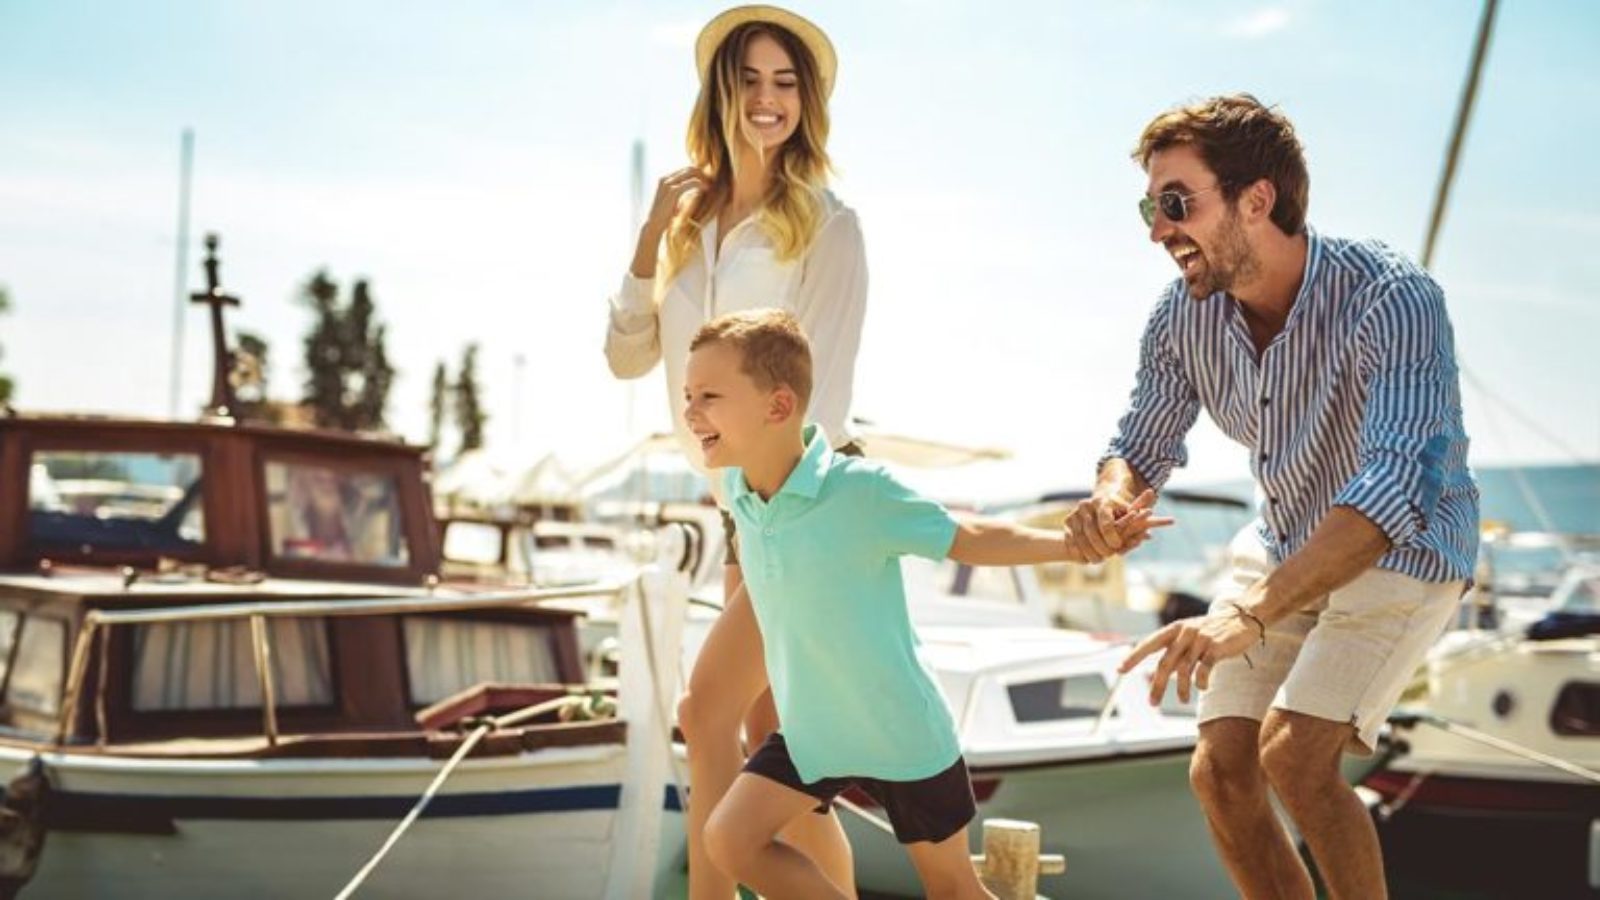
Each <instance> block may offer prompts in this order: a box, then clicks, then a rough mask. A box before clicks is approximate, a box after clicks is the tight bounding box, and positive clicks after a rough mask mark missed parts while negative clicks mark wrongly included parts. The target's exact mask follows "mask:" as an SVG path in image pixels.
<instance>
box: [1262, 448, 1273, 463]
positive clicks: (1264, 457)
mask: <svg viewBox="0 0 1600 900" xmlns="http://www.w3.org/2000/svg"><path fill="white" fill-rule="evenodd" d="M1271 455H1272V454H1270V453H1268V452H1267V451H1265V450H1263V451H1261V461H1262V462H1266V461H1267V457H1269V456H1271Z"/></svg>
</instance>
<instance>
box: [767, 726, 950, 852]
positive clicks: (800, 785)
mask: <svg viewBox="0 0 1600 900" xmlns="http://www.w3.org/2000/svg"><path fill="white" fill-rule="evenodd" d="M744 770H745V771H746V772H749V773H750V774H752V775H760V776H761V777H763V778H767V779H770V780H772V781H776V782H777V783H779V784H781V785H783V786H784V787H786V788H789V789H790V790H795V791H799V792H800V793H802V794H809V795H810V796H812V797H815V798H817V799H818V800H820V801H822V803H821V805H819V806H818V807H817V808H816V809H815V810H814V812H818V813H826V812H827V811H828V808H829V805H830V804H832V803H833V799H834V798H835V797H837V796H839V795H840V794H842V793H844V791H845V789H846V788H849V787H851V786H852V785H854V786H855V787H858V788H861V790H863V791H865V792H866V793H867V794H868V795H869V796H871V797H872V799H874V800H876V801H878V804H879V805H880V806H882V807H883V810H884V812H885V813H887V814H888V816H889V822H890V824H892V825H893V826H894V836H895V839H896V840H898V841H899V842H900V843H902V844H914V843H917V842H918V841H932V842H934V843H938V842H939V841H942V840H944V839H945V838H947V837H950V836H951V835H953V834H955V833H956V832H958V831H960V830H961V829H962V827H963V826H965V825H966V824H967V823H968V822H971V821H972V817H973V816H975V815H977V814H978V806H977V803H976V802H975V801H974V800H973V798H972V780H971V779H970V778H969V777H968V776H967V763H966V760H963V759H962V758H961V757H959V756H958V757H956V761H955V764H954V765H952V766H951V767H950V768H948V769H945V770H944V771H943V772H940V773H939V774H937V775H934V776H932V777H931V778H924V779H922V780H920V781H883V780H881V779H877V778H823V779H819V780H817V781H813V782H811V783H810V784H807V783H805V782H804V781H801V780H800V773H799V772H797V771H795V767H794V760H792V759H790V758H789V745H788V744H787V743H785V742H784V739H783V735H782V734H779V733H778V732H773V733H772V734H771V735H769V736H768V737H767V740H766V742H765V743H763V744H762V745H761V747H760V749H758V750H756V752H755V753H754V754H753V755H751V757H750V758H749V759H748V760H746V761H745V764H744Z"/></svg>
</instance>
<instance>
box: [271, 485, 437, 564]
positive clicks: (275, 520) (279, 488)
mask: <svg viewBox="0 0 1600 900" xmlns="http://www.w3.org/2000/svg"><path fill="white" fill-rule="evenodd" d="M266 478H267V516H268V526H269V528H270V530H271V535H272V552H273V555H275V556H277V557H280V558H283V559H311V560H318V561H322V562H339V563H359V564H362V565H369V566H405V565H407V564H408V563H409V561H410V553H409V552H408V550H407V547H406V539H405V527H404V521H403V519H402V516H401V514H400V484H399V480H398V479H397V478H396V477H395V476H393V475H387V474H380V473H377V472H361V471H356V470H351V469H335V468H329V467H325V466H316V465H309V464H301V463H288V462H268V463H267V465H266Z"/></svg>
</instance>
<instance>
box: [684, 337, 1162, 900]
mask: <svg viewBox="0 0 1600 900" xmlns="http://www.w3.org/2000/svg"><path fill="white" fill-rule="evenodd" d="M810 394H811V355H810V350H809V348H808V346H807V344H806V339H805V336H804V334H803V333H802V332H801V330H800V327H799V325H798V324H797V323H796V322H795V320H794V318H793V317H791V316H790V315H789V314H788V313H785V312H781V311H778V310H758V311H753V312H744V313H735V314H731V315H726V316H722V317H721V318H718V319H715V320H713V321H711V322H708V323H707V324H706V325H705V326H704V327H702V328H701V329H700V331H699V333H698V334H696V335H695V337H694V340H693V341H692V342H691V344H690V354H689V364H688V371H687V376H686V380H685V395H686V396H685V398H684V399H685V402H686V404H687V407H686V409H685V412H684V416H685V419H686V421H687V422H688V425H689V429H690V430H691V431H692V432H693V433H694V435H695V436H696V437H698V438H699V439H700V443H701V446H702V447H703V448H704V450H705V458H706V465H707V466H708V467H709V468H712V469H719V468H720V469H725V470H726V471H725V472H723V473H722V475H723V477H724V487H725V488H726V498H727V502H728V504H729V506H730V509H731V512H732V514H733V518H734V522H735V523H736V525H737V530H738V536H739V537H738V539H739V557H740V561H741V564H742V565H743V567H744V578H745V585H746V587H747V589H748V590H749V592H750V600H751V602H752V604H753V605H754V608H755V612H756V620H757V622H758V623H759V624H760V626H761V634H762V640H763V644H764V649H765V654H766V664H767V675H768V677H769V678H770V680H771V683H772V693H773V697H774V699H775V700H776V701H777V707H778V718H779V720H780V721H781V722H782V723H783V724H782V729H781V731H779V732H777V733H774V734H773V735H772V736H771V737H770V738H768V740H767V741H766V743H764V744H763V745H762V746H761V747H760V749H759V750H757V751H756V753H755V754H754V755H753V756H751V757H750V759H749V761H748V762H747V763H746V764H745V767H744V772H743V773H742V774H741V775H739V777H738V779H737V780H735V782H734V784H733V787H732V788H731V789H730V790H729V791H728V793H727V794H726V795H725V796H724V797H723V799H722V801H721V802H720V803H719V804H718V805H717V807H716V809H715V810H713V812H712V813H711V818H710V821H709V822H708V823H707V826H706V834H705V840H706V847H707V849H708V851H709V853H710V855H711V858H712V860H713V861H714V862H715V863H716V864H717V865H718V866H719V867H720V868H722V869H723V871H724V872H726V873H727V874H729V875H731V876H733V877H735V878H737V879H738V880H739V881H740V882H742V883H744V884H746V885H748V886H750V887H752V888H754V889H756V890H757V891H759V892H760V893H761V894H762V895H763V896H766V897H771V898H774V900H784V898H804V900H814V898H826V897H845V896H846V894H845V893H844V892H843V891H842V890H841V889H840V888H839V887H838V886H836V885H834V884H833V883H832V882H831V881H829V880H828V879H827V877H826V876H824V875H823V873H822V872H821V870H820V869H818V868H817V867H816V866H815V865H814V864H813V863H812V862H811V861H810V860H809V859H808V858H807V857H805V856H804V855H802V854H800V853H798V852H796V851H794V850H793V849H791V848H790V847H788V846H787V845H785V844H783V843H782V842H780V841H778V840H777V839H776V836H777V834H778V832H779V831H780V830H782V829H783V828H784V827H785V826H786V825H787V824H788V823H789V822H790V821H791V820H793V819H795V818H797V817H799V816H802V815H806V814H808V813H810V812H812V811H816V812H825V811H826V810H827V808H828V804H829V803H830V802H831V801H832V800H833V798H834V797H835V796H837V795H838V794H839V793H840V792H842V791H843V790H845V789H846V788H848V787H849V786H851V785H852V784H854V785H857V786H859V787H861V788H862V789H863V790H865V791H866V792H867V793H869V794H871V795H872V796H873V797H874V798H875V799H877V800H878V801H879V802H880V803H881V804H882V805H883V808H884V810H885V811H886V812H887V814H888V816H889V820H890V821H891V822H892V823H893V825H894V831H895V837H896V838H898V839H899V841H900V842H901V843H902V844H904V845H905V846H906V850H907V852H908V853H909V854H910V856H911V861H912V863H913V864H914V865H915V866H916V869H917V874H918V875H919V876H920V878H921V879H922V883H923V886H924V888H925V889H926V890H927V893H928V896H930V897H933V898H946V897H948V898H962V900H966V898H979V897H990V896H992V895H991V894H989V893H988V892H987V891H986V890H985V889H984V887H983V886H982V884H981V883H980V882H979V880H978V877H977V874H976V872H975V871H974V869H973V866H972V863H971V861H970V859H969V857H968V850H967V828H966V826H967V823H968V822H969V821H970V820H971V819H972V817H973V815H974V814H975V813H976V808H975V805H974V803H973V797H972V786H971V783H970V781H969V780H968V778H967V769H966V764H965V763H964V762H963V761H962V759H961V748H960V745H959V744H958V742H957V740H956V731H955V724H954V722H953V721H952V719H951V716H950V713H949V710H948V708H947V707H946V706H945V703H944V700H943V698H942V696H941V695H940V693H939V688H938V686H937V685H936V683H935V681H934V678H933V676H932V674H931V673H930V672H929V671H928V669H927V668H926V667H925V666H924V665H923V664H922V663H921V661H920V660H919V659H918V657H917V638H916V635H915V633H914V632H913V630H912V627H911V620H910V616H909V614H908V612H907V610H906V599H905V589H904V585H903V584H902V582H901V574H900V562H899V557H900V556H901V555H903V554H907V553H912V554H916V555H918V556H924V557H928V558H930V559H943V558H945V557H946V556H948V557H949V558H951V559H954V560H956V561H958V562H962V563H968V564H972V565H1020V564H1026V563H1039V562H1048V561H1052V560H1066V561H1079V560H1077V559H1076V558H1075V555H1074V553H1072V552H1070V551H1069V549H1068V548H1069V546H1070V544H1069V543H1068V542H1067V541H1066V540H1064V536H1063V535H1062V534H1060V533H1057V532H1052V531H1045V530H1042V529H1036V528H1026V527H1022V526H1017V525H1012V524H1009V523H1004V522H998V521H992V520H963V521H960V522H958V521H957V520H956V519H954V518H952V517H951V516H950V514H949V513H947V512H946V511H945V510H944V508H943V507H941V506H940V505H939V504H937V503H934V502H933V501H931V500H926V499H924V498H922V497H919V496H917V495H916V494H915V493H913V492H912V491H910V490H908V489H907V488H905V487H904V486H902V485H901V484H900V483H899V482H898V481H896V480H895V479H894V477H893V476H891V475H889V474H888V473H887V472H886V471H884V469H883V468H882V467H881V466H879V465H877V464H875V463H873V462H871V461H868V460H862V459H857V458H852V457H847V456H843V455H839V454H835V453H834V452H833V451H832V450H830V449H829V446H828V441H827V439H826V438H825V436H824V435H823V434H822V433H821V430H820V429H819V428H817V427H816V426H815V425H810V426H807V425H803V423H804V420H805V411H806V402H807V400H808V399H809V397H810ZM1153 503H1154V497H1153V495H1146V496H1144V497H1141V498H1139V501H1138V502H1137V503H1136V504H1135V507H1134V509H1133V510H1132V511H1130V512H1129V513H1128V514H1127V515H1125V516H1124V517H1123V518H1122V519H1121V520H1120V521H1119V527H1120V530H1121V533H1122V534H1123V536H1124V541H1125V546H1129V547H1131V546H1136V545H1137V544H1138V543H1139V542H1140V541H1141V540H1143V538H1144V536H1145V535H1146V531H1147V529H1149V528H1150V527H1152V526H1155V525H1159V524H1165V523H1166V521H1167V520H1158V519H1153V518H1151V515H1150V507H1151V505H1152V504H1153Z"/></svg>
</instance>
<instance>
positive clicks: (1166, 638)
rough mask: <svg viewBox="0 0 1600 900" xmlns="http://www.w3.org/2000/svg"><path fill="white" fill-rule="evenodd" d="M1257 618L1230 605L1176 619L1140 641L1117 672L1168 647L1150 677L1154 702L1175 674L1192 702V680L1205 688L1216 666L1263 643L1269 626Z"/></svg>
mask: <svg viewBox="0 0 1600 900" xmlns="http://www.w3.org/2000/svg"><path fill="white" fill-rule="evenodd" d="M1257 621H1259V620H1257ZM1257 621H1252V620H1251V619H1250V618H1248V617H1247V616H1245V615H1243V614H1241V613H1240V612H1239V611H1238V609H1235V608H1234V607H1229V608H1228V609H1227V610H1226V611H1220V610H1219V611H1218V612H1215V613H1213V614H1211V615H1208V616H1198V617H1195V618H1193V619H1182V620H1180V621H1177V622H1173V623H1172V624H1170V625H1168V626H1166V627H1165V628H1162V629H1161V630H1160V631H1157V632H1156V633H1155V634H1152V635H1150V636H1149V637H1147V638H1145V639H1144V640H1143V641H1140V642H1139V645H1138V646H1137V647H1134V648H1133V651H1132V652H1130V653H1129V654H1128V656H1127V658H1126V659H1124V660H1123V661H1122V665H1120V666H1118V667H1117V671H1118V672H1120V673H1122V674H1124V675H1126V674H1127V673H1128V672H1130V671H1132V670H1133V668H1134V667H1135V666H1137V665H1138V664H1139V662H1140V661H1141V660H1143V659H1144V658H1145V657H1146V656H1149V655H1150V654H1152V653H1154V652H1156V651H1157V650H1164V651H1165V652H1164V653H1163V654H1162V656H1161V661H1160V662H1159V663H1158V664H1157V665H1156V671H1155V675H1154V676H1153V677H1152V678H1151V679H1150V705H1151V706H1157V705H1159V704H1160V703H1161V698H1162V697H1163V696H1165V695H1166V693H1167V680H1168V679H1170V678H1174V677H1176V678H1177V680H1178V699H1179V700H1182V701H1183V702H1184V703H1188V702H1189V696H1190V683H1191V681H1192V682H1193V684H1194V685H1195V686H1197V687H1199V688H1200V689H1201V690H1205V689H1206V688H1207V687H1209V686H1210V684H1211V669H1212V667H1214V666H1215V665H1216V664H1217V663H1219V662H1222V661H1223V660H1225V659H1231V658H1233V657H1235V656H1239V655H1242V654H1243V653H1244V652H1245V651H1247V650H1249V649H1250V648H1252V647H1255V646H1258V645H1259V644H1260V643H1261V641H1262V634H1263V632H1264V630H1265V629H1264V627H1263V626H1258V624H1257Z"/></svg>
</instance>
